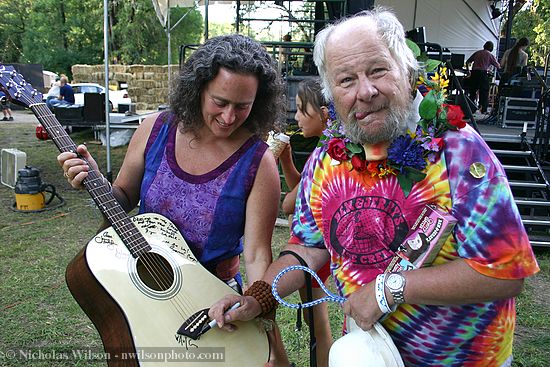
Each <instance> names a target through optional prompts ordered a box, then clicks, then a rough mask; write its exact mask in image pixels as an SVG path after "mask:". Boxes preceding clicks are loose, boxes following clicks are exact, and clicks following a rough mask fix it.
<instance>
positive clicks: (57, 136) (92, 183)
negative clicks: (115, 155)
mask: <svg viewBox="0 0 550 367" xmlns="http://www.w3.org/2000/svg"><path fill="white" fill-rule="evenodd" d="M30 108H31V110H32V111H33V113H34V114H35V116H36V118H37V119H38V121H39V122H40V124H41V125H42V126H44V128H45V129H46V131H47V132H48V135H49V137H50V138H51V139H52V140H53V142H54V144H55V145H56V146H57V148H58V149H59V151H60V152H73V153H76V144H75V143H74V141H73V140H72V139H71V138H70V137H69V134H67V132H66V131H65V129H64V128H63V126H62V125H61V124H60V123H59V121H58V120H57V118H56V117H55V115H54V114H53V113H52V112H51V111H50V109H49V108H48V107H47V106H46V104H45V103H36V104H33V105H31V106H30ZM81 158H82V157H81ZM86 163H88V162H86ZM88 166H89V167H90V170H89V171H88V177H86V178H85V179H84V181H83V184H84V187H85V188H86V190H87V191H88V193H89V194H90V196H91V197H92V199H93V200H94V202H95V203H96V204H97V206H98V208H99V210H100V211H101V212H102V213H103V215H105V217H106V218H107V220H108V221H109V223H111V225H112V227H113V228H114V229H115V231H116V233H117V234H118V235H119V237H120V239H121V240H122V242H124V244H125V245H126V247H127V248H128V250H129V251H130V253H131V254H132V256H133V257H135V258H138V257H139V256H140V255H141V254H143V253H145V252H148V251H150V250H151V247H150V246H149V244H148V243H147V241H146V240H145V238H144V237H143V236H142V235H141V233H140V232H139V230H138V229H137V227H136V226H135V225H134V223H133V222H132V220H131V219H130V217H129V216H128V214H126V212H125V211H124V209H123V208H122V206H120V204H119V203H118V202H117V201H116V199H115V197H114V196H113V193H112V191H111V187H110V185H108V184H106V183H105V181H104V178H103V175H101V173H99V172H98V171H96V170H94V169H92V167H91V166H90V165H89V163H88Z"/></svg>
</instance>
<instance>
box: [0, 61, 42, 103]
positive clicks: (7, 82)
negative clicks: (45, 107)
mask: <svg viewBox="0 0 550 367" xmlns="http://www.w3.org/2000/svg"><path fill="white" fill-rule="evenodd" d="M0 90H1V91H2V92H4V93H5V94H6V96H7V97H8V99H9V100H10V101H12V102H14V103H16V104H19V105H22V106H25V107H29V106H30V105H32V104H34V103H41V102H42V93H40V92H39V91H37V90H36V89H34V88H33V87H32V85H31V84H30V83H27V82H26V81H25V79H24V78H23V75H21V74H19V73H18V72H17V71H16V70H15V69H14V68H13V66H11V65H4V64H1V63H0Z"/></svg>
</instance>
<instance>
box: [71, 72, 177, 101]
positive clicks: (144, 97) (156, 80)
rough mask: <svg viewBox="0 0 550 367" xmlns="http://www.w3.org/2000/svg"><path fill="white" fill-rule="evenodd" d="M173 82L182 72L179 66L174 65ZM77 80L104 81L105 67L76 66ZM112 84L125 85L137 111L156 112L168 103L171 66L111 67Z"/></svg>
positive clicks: (75, 79) (101, 82) (102, 82)
mask: <svg viewBox="0 0 550 367" xmlns="http://www.w3.org/2000/svg"><path fill="white" fill-rule="evenodd" d="M170 71H171V74H172V75H171V81H174V80H175V79H176V78H177V76H178V73H179V66H178V65H171V66H170ZM72 72H73V76H74V81H75V82H77V83H85V82H89V83H98V84H101V85H103V84H104V82H105V72H104V65H74V66H73V67H72ZM109 82H110V84H113V85H120V83H126V84H127V85H128V94H129V95H130V98H132V102H133V103H135V104H136V108H137V109H138V110H140V111H143V110H156V109H157V108H158V106H160V105H162V104H166V103H168V90H169V84H168V65H120V64H116V65H109Z"/></svg>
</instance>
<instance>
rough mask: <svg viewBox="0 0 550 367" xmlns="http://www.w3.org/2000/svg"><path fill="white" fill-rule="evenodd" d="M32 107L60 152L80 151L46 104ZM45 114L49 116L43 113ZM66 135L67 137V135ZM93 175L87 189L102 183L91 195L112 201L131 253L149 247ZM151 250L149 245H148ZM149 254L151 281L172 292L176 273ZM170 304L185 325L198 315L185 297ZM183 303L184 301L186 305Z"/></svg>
mask: <svg viewBox="0 0 550 367" xmlns="http://www.w3.org/2000/svg"><path fill="white" fill-rule="evenodd" d="M29 107H31V109H33V110H35V112H36V115H37V117H41V118H42V119H43V120H44V122H45V123H46V122H47V123H51V124H52V125H53V126H49V127H50V129H51V130H52V132H55V133H57V134H59V136H55V134H52V140H53V141H54V143H55V144H56V145H57V147H58V148H59V150H60V151H62V152H66V151H75V150H76V145H75V143H74V142H73V141H72V140H71V139H70V138H69V137H68V135H67V134H66V132H65V131H64V129H61V130H59V129H58V128H57V130H56V129H54V128H55V127H56V125H59V126H61V124H59V122H58V121H57V119H56V118H55V116H54V115H53V114H52V113H51V111H50V110H49V108H48V107H47V106H46V105H45V104H44V103H37V104H34V105H31V104H29ZM40 110H43V111H40ZM43 112H46V113H43ZM45 127H48V126H45ZM61 131H62V132H61ZM63 133H65V135H64V134H63ZM89 175H90V176H92V177H90V176H89V177H90V180H87V179H85V180H84V184H85V186H87V188H88V186H95V185H97V182H94V181H97V180H101V184H100V185H99V186H98V188H95V187H90V188H89V191H90V194H93V195H92V197H94V195H95V196H96V197H97V199H98V200H99V199H101V197H102V196H103V197H109V200H108V201H106V202H104V203H103V204H106V203H109V202H110V204H112V207H111V208H107V207H106V206H104V208H105V210H106V211H107V213H106V215H107V216H108V217H110V218H112V221H111V224H113V227H115V226H116V225H119V223H121V222H122V223H123V224H122V225H120V228H119V229H120V230H121V233H124V234H123V236H126V235H127V233H130V234H129V242H132V243H134V244H129V245H128V246H127V247H128V249H129V250H130V252H132V251H135V248H137V247H139V248H144V247H145V246H143V243H147V241H146V240H145V238H144V237H143V236H142V235H141V232H139V230H138V229H137V227H135V225H134V224H133V222H131V220H130V219H129V217H128V215H127V214H126V213H125V212H124V210H123V209H122V207H120V205H119V204H118V202H116V199H114V197H113V196H112V193H111V192H110V190H107V189H106V186H105V184H104V182H103V178H102V176H100V175H99V174H98V173H97V172H96V171H95V170H90V171H89ZM94 176H95V177H94ZM94 191H98V192H99V194H96V193H95V192H94ZM117 206H118V207H119V208H120V210H116V209H117ZM112 210H114V211H115V213H114V214H112V213H109V211H112ZM124 227H130V230H128V229H124ZM147 246H149V245H148V244H147ZM147 253H148V252H146V253H145V254H142V256H139V259H141V260H142V263H143V264H144V266H145V268H146V270H147V271H148V272H149V275H150V276H151V278H152V279H153V280H154V281H155V282H156V283H157V286H158V287H159V288H160V289H168V288H169V287H170V286H171V281H170V279H169V278H170V275H168V272H173V270H172V269H168V268H167V267H166V265H165V263H164V262H161V261H160V260H159V259H158V258H157V257H154V258H153V259H149V257H151V256H147V255H146V254H147ZM170 301H171V302H170V303H171V304H172V305H173V307H174V308H175V310H176V312H177V313H179V314H180V316H182V317H183V321H185V320H186V319H187V316H186V315H190V314H192V313H194V311H193V310H195V311H196V310H197V309H196V307H194V305H193V304H192V303H193V302H191V303H190V302H189V300H186V298H185V297H178V296H175V297H173V298H171V299H170ZM181 301H183V304H182V302H181ZM182 309H183V313H182ZM183 321H182V322H183Z"/></svg>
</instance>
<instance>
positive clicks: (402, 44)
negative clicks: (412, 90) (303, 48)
mask: <svg viewBox="0 0 550 367" xmlns="http://www.w3.org/2000/svg"><path fill="white" fill-rule="evenodd" d="M368 20H372V21H373V22H374V24H375V25H376V31H377V33H378V36H379V37H380V39H381V40H382V41H383V42H384V44H385V45H386V46H387V47H388V49H389V51H390V54H391V56H392V58H393V59H394V60H395V61H396V63H397V65H398V67H399V69H400V72H401V73H402V75H407V76H408V78H409V81H410V83H411V86H412V85H414V82H415V81H416V78H417V76H418V63H417V61H416V59H415V57H414V54H413V53H412V51H411V49H410V48H409V47H408V46H407V43H406V41H405V30H404V29H403V26H402V25H401V23H400V22H399V20H398V19H397V17H396V16H395V14H394V13H393V12H391V11H390V10H388V9H386V8H384V7H375V8H374V9H372V10H364V11H362V12H360V13H357V14H355V15H353V16H351V17H347V18H342V19H340V20H338V21H337V22H336V23H334V24H331V25H328V26H327V27H326V28H324V29H323V30H322V31H320V32H319V33H318V34H317V36H316V37H315V48H314V49H313V60H314V62H315V65H317V68H318V70H319V76H320V77H321V83H322V85H323V94H324V95H325V97H326V98H327V100H332V92H331V90H330V78H329V77H328V75H327V65H326V47H327V41H328V39H329V38H330V35H331V34H332V32H333V31H334V30H335V29H336V28H338V27H339V26H341V25H342V24H345V23H348V22H362V21H368Z"/></svg>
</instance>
